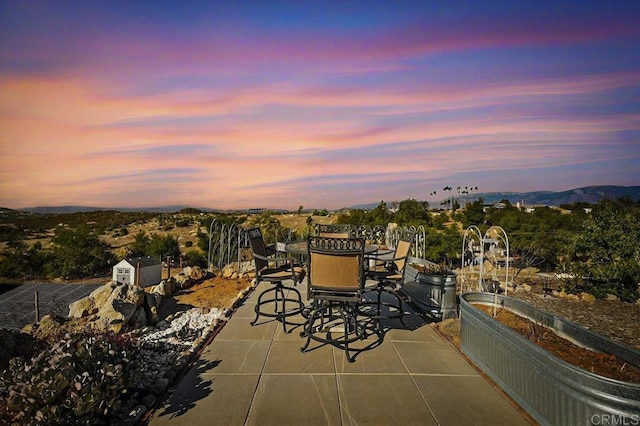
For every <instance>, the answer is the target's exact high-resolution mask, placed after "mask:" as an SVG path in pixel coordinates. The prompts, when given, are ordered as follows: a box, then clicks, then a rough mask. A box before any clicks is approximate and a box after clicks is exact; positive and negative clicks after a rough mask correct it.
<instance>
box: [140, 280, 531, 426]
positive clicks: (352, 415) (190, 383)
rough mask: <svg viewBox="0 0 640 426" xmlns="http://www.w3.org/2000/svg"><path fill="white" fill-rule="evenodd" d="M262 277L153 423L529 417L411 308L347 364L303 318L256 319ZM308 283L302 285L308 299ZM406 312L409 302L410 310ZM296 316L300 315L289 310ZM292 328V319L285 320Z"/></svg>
mask: <svg viewBox="0 0 640 426" xmlns="http://www.w3.org/2000/svg"><path fill="white" fill-rule="evenodd" d="M269 285H270V284H268V283H262V284H261V285H260V286H259V287H258V288H257V289H256V290H255V291H254V292H253V293H252V294H251V295H250V296H249V297H248V298H247V300H246V301H245V302H244V304H243V305H242V306H241V307H240V308H238V310H237V311H236V312H235V313H234V314H233V316H232V317H231V319H230V321H229V322H228V323H227V324H226V325H225V326H224V328H223V329H222V331H221V332H220V333H219V334H218V335H217V336H216V337H215V339H214V340H213V342H212V343H211V344H210V345H209V346H208V347H206V348H205V349H204V351H203V353H202V354H201V356H200V358H199V359H198V360H197V361H196V362H195V364H194V365H193V366H192V368H191V369H190V370H189V371H188V372H187V373H186V375H185V376H184V377H183V379H182V380H181V381H180V383H179V384H178V386H177V388H176V389H175V390H174V391H173V393H172V394H171V396H170V397H169V398H168V399H167V400H166V401H165V403H164V405H163V406H162V407H161V408H160V409H158V410H156V412H155V413H154V415H153V418H152V419H151V424H152V425H154V426H155V425H163V424H189V425H201V424H202V425H205V424H206V425H211V424H220V425H285V424H304V425H315V424H328V425H340V424H342V425H354V424H360V425H365V424H370V425H386V424H401V425H409V424H414V425H417V424H419V425H431V424H433V425H436V424H441V425H458V424H491V425H499V424H503V425H527V424H530V421H529V420H528V419H527V418H526V417H525V416H523V415H522V414H521V413H520V412H519V410H518V409H517V408H516V407H515V406H514V405H512V403H511V402H510V401H508V400H507V399H506V398H505V397H504V396H503V395H502V394H501V393H500V392H499V391H498V390H496V389H494V388H493V387H492V385H491V384H490V383H489V382H488V381H487V380H486V379H485V378H483V377H482V376H481V375H480V374H479V373H478V372H477V371H476V369H475V368H474V367H472V366H471V365H470V364H469V362H468V361H467V360H466V359H465V358H464V357H463V356H462V355H461V354H460V353H458V352H457V350H456V349H455V348H453V347H452V346H451V345H450V344H449V343H448V342H447V341H446V340H444V339H443V338H442V337H440V335H438V334H437V333H436V332H435V331H434V329H433V328H432V326H430V325H429V324H427V323H425V321H424V320H423V319H421V318H420V317H419V316H417V315H416V314H415V313H413V312H411V313H409V314H408V315H406V316H405V322H406V323H407V325H408V326H409V327H408V328H409V329H405V328H404V327H403V326H402V325H401V324H400V322H399V321H397V320H394V321H390V322H388V323H386V324H385V325H386V326H387V327H390V328H389V329H388V330H387V331H386V333H384V335H383V339H382V341H380V340H379V339H378V337H376V336H375V335H373V336H371V337H370V338H369V339H368V340H366V341H363V342H359V343H357V344H354V345H353V346H354V348H360V349H362V351H361V352H359V353H358V355H357V357H356V361H355V362H354V363H348V362H347V360H346V358H345V354H344V352H343V351H342V350H341V349H338V348H335V347H333V346H329V345H324V346H322V345H320V344H319V343H315V342H312V343H311V346H310V350H308V351H307V352H305V353H301V352H300V347H301V346H302V345H303V343H304V340H303V339H302V338H301V337H300V335H299V333H300V330H301V327H300V326H297V327H295V328H294V329H293V331H292V332H291V333H288V334H285V333H283V331H282V326H281V324H280V323H278V322H276V321H274V320H271V319H269V318H261V319H260V321H259V323H258V324H257V325H255V326H251V325H250V321H251V320H252V319H253V318H254V317H255V314H254V307H255V302H256V300H257V297H258V294H259V293H260V291H262V289H263V288H266V287H267V286H269ZM305 287H306V286H305V285H300V286H299V290H301V292H302V294H303V296H305V299H306V293H305ZM407 311H410V309H407ZM291 321H292V322H295V323H298V324H302V323H303V322H304V319H303V318H302V317H301V316H296V317H292V318H291ZM290 327H291V326H290Z"/></svg>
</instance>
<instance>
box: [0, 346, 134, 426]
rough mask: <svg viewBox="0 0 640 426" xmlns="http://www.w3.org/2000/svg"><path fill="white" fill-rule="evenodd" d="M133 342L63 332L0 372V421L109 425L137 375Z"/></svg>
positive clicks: (17, 358)
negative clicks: (49, 345) (42, 349)
mask: <svg viewBox="0 0 640 426" xmlns="http://www.w3.org/2000/svg"><path fill="white" fill-rule="evenodd" d="M137 353H138V347H137V345H136V344H135V343H134V342H133V341H132V340H128V339H125V338H123V337H122V336H118V335H115V334H93V333H86V334H79V335H73V336H71V335H69V334H67V335H65V336H64V338H62V339H60V340H58V341H57V342H56V343H54V344H53V346H52V347H50V348H49V349H46V350H44V351H43V352H41V353H40V354H39V355H37V356H35V357H33V358H32V359H31V360H24V359H22V358H19V357H16V358H13V359H12V360H11V361H10V365H9V368H8V369H7V370H5V371H4V372H3V373H2V375H1V376H0V423H2V424H13V423H19V424H25V423H29V424H47V425H49V424H89V423H112V420H114V417H113V416H114V415H115V414H116V413H117V412H118V410H119V408H120V407H121V406H122V404H123V398H127V397H128V396H129V395H128V394H127V389H129V388H132V387H133V386H134V385H135V383H136V381H137V380H138V378H139V374H140V373H139V371H140V370H139V368H138V365H137V363H136V361H135V360H136V359H137V358H138V357H137Z"/></svg>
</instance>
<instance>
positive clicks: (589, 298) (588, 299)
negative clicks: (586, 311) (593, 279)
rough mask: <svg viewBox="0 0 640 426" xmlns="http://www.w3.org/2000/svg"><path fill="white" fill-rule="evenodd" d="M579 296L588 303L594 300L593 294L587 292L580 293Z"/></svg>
mask: <svg viewBox="0 0 640 426" xmlns="http://www.w3.org/2000/svg"><path fill="white" fill-rule="evenodd" d="M580 297H581V298H582V300H584V301H585V302H589V303H591V302H594V301H595V300H596V297H595V296H594V295H593V294H589V293H582V294H580Z"/></svg>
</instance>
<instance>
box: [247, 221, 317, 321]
mask: <svg viewBox="0 0 640 426" xmlns="http://www.w3.org/2000/svg"><path fill="white" fill-rule="evenodd" d="M247 234H248V236H249V244H250V245H251V249H252V251H253V260H254V262H255V265H256V283H257V284H260V283H261V282H262V281H266V282H270V283H272V284H273V287H270V288H268V289H266V290H264V291H263V292H262V293H260V295H259V296H258V301H257V303H256V307H255V312H256V318H255V319H254V320H253V321H251V325H255V324H256V323H257V322H258V319H259V318H260V316H261V315H262V316H265V317H269V318H275V319H276V320H277V321H279V322H281V323H282V330H283V331H284V332H285V333H287V328H286V324H287V321H286V319H287V317H290V316H293V315H297V314H299V313H301V312H302V311H303V310H304V303H303V302H302V295H301V294H300V292H299V291H298V289H296V288H294V287H291V286H290V287H288V286H285V285H284V284H283V283H282V282H283V281H285V280H291V281H292V282H293V285H294V286H295V285H297V284H298V283H300V282H302V280H303V279H304V276H305V271H304V268H302V267H301V266H299V265H296V264H295V260H294V259H293V258H292V257H273V256H272V255H271V254H272V253H273V254H275V253H276V252H275V251H273V252H271V250H268V247H267V246H266V245H265V243H264V239H263V238H262V232H260V228H251V229H248V230H247ZM272 293H273V294H272ZM287 304H288V305H289V307H288V308H287ZM267 306H271V307H272V310H269V311H267V310H266V307H267ZM263 308H265V309H263ZM289 331H291V330H289Z"/></svg>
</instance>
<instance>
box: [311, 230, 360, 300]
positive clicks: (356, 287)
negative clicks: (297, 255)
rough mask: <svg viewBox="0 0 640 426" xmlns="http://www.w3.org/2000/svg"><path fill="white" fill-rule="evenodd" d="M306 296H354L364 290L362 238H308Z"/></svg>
mask: <svg viewBox="0 0 640 426" xmlns="http://www.w3.org/2000/svg"><path fill="white" fill-rule="evenodd" d="M307 241H308V254H309V275H308V285H309V296H310V297H322V296H323V295H325V296H329V297H328V298H329V299H330V298H331V296H335V297H340V295H341V294H342V295H343V296H347V295H348V294H349V293H350V294H351V295H352V296H356V295H358V294H360V293H361V292H362V289H363V288H364V270H363V261H364V247H365V243H364V240H363V239H362V238H329V237H314V236H309V238H308V240H307Z"/></svg>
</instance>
